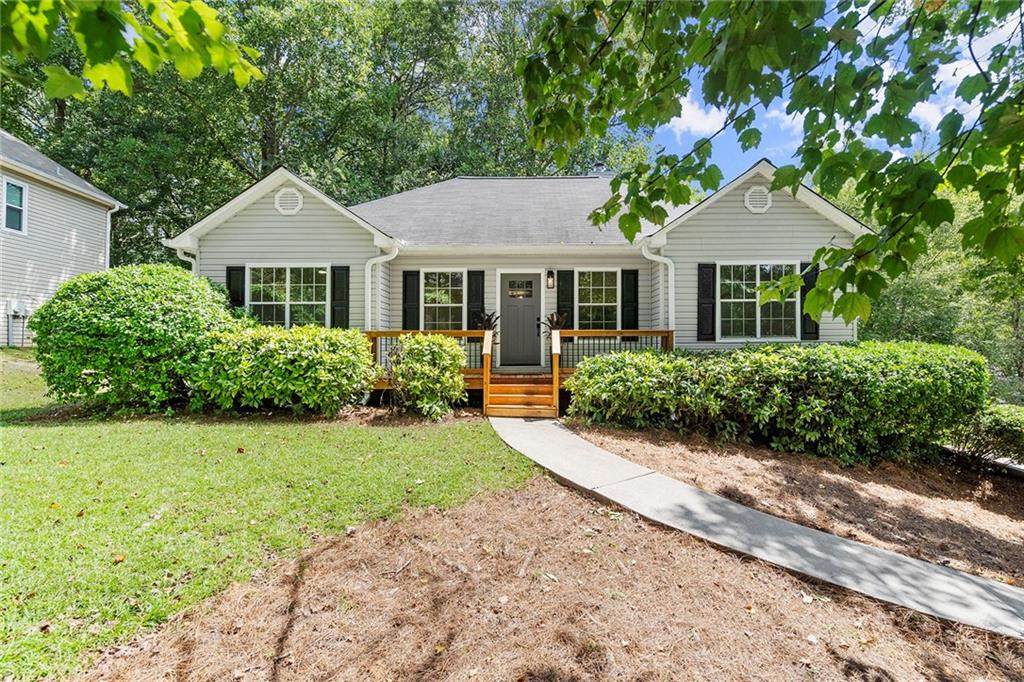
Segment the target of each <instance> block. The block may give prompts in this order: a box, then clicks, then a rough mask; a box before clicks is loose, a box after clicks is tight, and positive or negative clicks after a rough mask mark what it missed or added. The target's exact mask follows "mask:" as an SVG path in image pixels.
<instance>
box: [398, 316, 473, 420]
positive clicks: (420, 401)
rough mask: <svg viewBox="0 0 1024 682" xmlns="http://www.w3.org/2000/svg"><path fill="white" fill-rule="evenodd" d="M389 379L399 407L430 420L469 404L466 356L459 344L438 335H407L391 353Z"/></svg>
mask: <svg viewBox="0 0 1024 682" xmlns="http://www.w3.org/2000/svg"><path fill="white" fill-rule="evenodd" d="M389 360H390V365H391V368H390V375H391V383H392V386H393V387H394V392H395V398H396V400H397V402H399V404H403V405H407V406H411V407H413V408H414V409H415V410H417V411H418V412H419V413H420V414H422V415H423V416H425V417H427V418H429V419H441V418H442V417H444V416H445V415H447V414H448V413H449V412H451V408H452V405H454V404H455V403H459V402H464V401H465V400H466V382H465V380H463V378H462V367H463V365H465V364H466V353H465V351H463V350H462V347H461V346H459V343H458V341H456V340H455V339H453V338H452V337H449V336H442V335H439V334H406V335H405V336H402V337H400V338H399V340H398V344H397V345H396V346H395V349H394V350H393V351H391V356H390V358H389Z"/></svg>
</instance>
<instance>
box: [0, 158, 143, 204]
mask: <svg viewBox="0 0 1024 682" xmlns="http://www.w3.org/2000/svg"><path fill="white" fill-rule="evenodd" d="M3 166H8V167H10V168H12V169H14V171H15V172H17V173H20V174H22V175H25V176H27V177H30V178H32V179H34V180H38V181H40V182H45V183H46V184H48V185H53V186H54V187H57V188H58V189H61V190H63V191H65V192H68V193H69V194H74V195H75V196H79V197H82V198H84V199H89V200H90V201H93V202H95V203H97V204H101V205H103V206H109V207H110V208H111V209H113V210H115V211H120V210H122V209H126V208H128V206H126V205H125V204H122V203H121V202H120V201H118V200H117V199H115V198H114V197H112V196H110V195H108V194H105V193H100V192H99V190H96V192H87V191H85V190H84V189H82V188H81V187H76V186H75V185H72V184H71V183H69V182H68V181H67V180H64V179H62V178H58V177H56V176H54V175H50V174H49V173H44V172H42V171H41V170H38V169H35V168H32V167H31V166H26V165H25V164H23V163H19V162H17V161H15V160H13V159H9V158H6V157H0V167H3ZM83 182H86V181H85V180H83Z"/></svg>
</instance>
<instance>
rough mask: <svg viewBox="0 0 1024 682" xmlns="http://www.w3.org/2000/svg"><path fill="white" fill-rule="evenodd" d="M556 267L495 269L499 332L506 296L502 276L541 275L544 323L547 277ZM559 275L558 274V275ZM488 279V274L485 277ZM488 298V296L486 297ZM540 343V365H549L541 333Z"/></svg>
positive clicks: (495, 309) (495, 307)
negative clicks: (502, 307)
mask: <svg viewBox="0 0 1024 682" xmlns="http://www.w3.org/2000/svg"><path fill="white" fill-rule="evenodd" d="M554 269H555V268H496V269H495V270H494V298H495V301H494V304H495V305H494V311H495V315H497V316H498V332H499V333H500V332H501V301H502V300H503V299H504V298H505V292H504V290H503V289H502V286H501V278H502V276H504V275H540V320H541V323H542V324H543V322H544V317H545V311H546V310H547V309H546V308H545V307H544V306H545V305H546V304H545V300H544V292H545V291H546V290H547V282H546V281H545V277H546V276H547V271H548V270H554ZM556 277H557V275H556ZM484 279H485V280H486V276H485V277H484ZM485 298H486V297H485ZM538 342H539V343H540V366H541V367H547V366H548V354H547V353H545V352H544V334H543V333H541V334H540V338H539V339H538ZM497 348H498V364H497V366H498V367H501V344H500V343H499V344H498V346H497Z"/></svg>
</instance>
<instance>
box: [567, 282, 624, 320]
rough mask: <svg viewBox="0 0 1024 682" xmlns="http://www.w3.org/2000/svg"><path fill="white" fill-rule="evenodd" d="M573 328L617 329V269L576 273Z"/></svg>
mask: <svg viewBox="0 0 1024 682" xmlns="http://www.w3.org/2000/svg"><path fill="white" fill-rule="evenodd" d="M576 327H577V328H578V329H618V328H619V272H618V270H578V271H577V272H576Z"/></svg>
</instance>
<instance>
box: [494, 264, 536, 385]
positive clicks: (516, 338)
mask: <svg viewBox="0 0 1024 682" xmlns="http://www.w3.org/2000/svg"><path fill="white" fill-rule="evenodd" d="M500 285H501V289H500V290H499V293H500V295H501V320H500V321H499V324H500V326H501V337H500V344H499V346H498V347H499V348H500V350H501V364H502V365H539V364H540V275H516V274H511V275H507V274H503V275H502V276H501V282H500Z"/></svg>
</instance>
